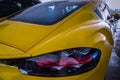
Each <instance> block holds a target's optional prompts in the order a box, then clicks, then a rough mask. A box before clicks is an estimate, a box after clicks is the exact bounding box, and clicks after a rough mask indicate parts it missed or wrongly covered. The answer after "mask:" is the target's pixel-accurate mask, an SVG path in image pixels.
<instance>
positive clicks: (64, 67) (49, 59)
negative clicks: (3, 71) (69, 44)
mask: <svg viewBox="0 0 120 80" xmlns="http://www.w3.org/2000/svg"><path fill="white" fill-rule="evenodd" d="M100 54H101V51H100V50H99V49H94V48H75V49H68V50H63V51H57V52H53V53H50V54H45V55H41V56H38V57H34V58H30V59H25V60H22V61H20V62H17V66H18V67H19V70H20V71H21V72H22V73H23V74H28V75H36V76H47V77H57V76H58V77H62V76H70V75H76V74H81V73H84V72H87V71H89V70H91V69H93V68H94V67H96V65H97V63H98V61H99V59H100Z"/></svg>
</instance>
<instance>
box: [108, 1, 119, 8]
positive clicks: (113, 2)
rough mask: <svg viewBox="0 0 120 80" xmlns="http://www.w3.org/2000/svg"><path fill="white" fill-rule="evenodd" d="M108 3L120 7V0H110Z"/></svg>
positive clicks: (111, 6)
mask: <svg viewBox="0 0 120 80" xmlns="http://www.w3.org/2000/svg"><path fill="white" fill-rule="evenodd" d="M108 5H109V6H110V8H112V9H120V0H109V1H108Z"/></svg>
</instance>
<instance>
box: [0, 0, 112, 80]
mask: <svg viewBox="0 0 120 80" xmlns="http://www.w3.org/2000/svg"><path fill="white" fill-rule="evenodd" d="M110 18H111V14H110V13H109V7H108V6H107V5H106V4H105V3H104V2H102V1H99V0H67V1H63V0H62V1H60V0H58V1H50V2H45V3H41V4H37V5H35V6H33V7H31V8H28V9H26V10H24V11H23V12H21V13H20V14H17V15H15V16H12V17H11V18H9V19H8V20H5V21H3V22H1V23H0V80H104V77H105V74H106V69H107V66H108V62H109V57H110V55H111V51H112V46H113V39H112V33H111V27H112V24H111V23H110V22H109V20H108V19H110Z"/></svg>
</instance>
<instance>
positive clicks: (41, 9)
mask: <svg viewBox="0 0 120 80" xmlns="http://www.w3.org/2000/svg"><path fill="white" fill-rule="evenodd" d="M85 4H87V1H81V2H69V1H63V2H47V3H41V4H38V5H36V6H33V7H31V8H29V9H27V10H25V11H23V12H21V13H20V14H18V15H16V16H14V17H12V18H10V19H11V20H15V21H22V22H27V23H33V24H41V25H52V24H55V23H57V22H59V21H61V20H62V19H63V18H65V17H67V16H68V15H69V14H71V13H72V12H74V11H75V10H77V9H78V8H80V7H82V6H83V5H85Z"/></svg>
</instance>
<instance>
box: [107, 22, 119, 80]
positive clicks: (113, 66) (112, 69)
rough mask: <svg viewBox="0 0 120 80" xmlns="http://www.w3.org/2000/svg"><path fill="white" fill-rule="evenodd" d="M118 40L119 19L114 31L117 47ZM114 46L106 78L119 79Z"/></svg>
mask: <svg viewBox="0 0 120 80" xmlns="http://www.w3.org/2000/svg"><path fill="white" fill-rule="evenodd" d="M118 41H120V21H119V25H118V26H117V32H116V33H115V46H116V44H119V46H118V47H119V48H120V42H119V43H118ZM115 48H116V47H114V49H113V52H112V55H111V59H110V62H109V67H108V71H107V74H106V80H120V58H118V57H117V55H116V54H115ZM119 50H120V49H119Z"/></svg>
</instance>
